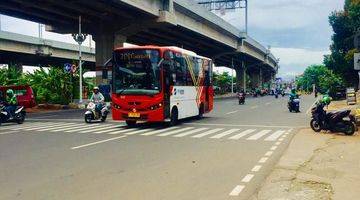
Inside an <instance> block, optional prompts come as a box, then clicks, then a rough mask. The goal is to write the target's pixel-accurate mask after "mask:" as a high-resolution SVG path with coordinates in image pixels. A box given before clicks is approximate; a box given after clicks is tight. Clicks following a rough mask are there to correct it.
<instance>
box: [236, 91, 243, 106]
mask: <svg viewBox="0 0 360 200" xmlns="http://www.w3.org/2000/svg"><path fill="white" fill-rule="evenodd" d="M237 96H238V100H239V105H240V104H245V94H244V93H242V92H240V93H238V94H237Z"/></svg>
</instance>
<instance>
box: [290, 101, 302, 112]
mask: <svg viewBox="0 0 360 200" xmlns="http://www.w3.org/2000/svg"><path fill="white" fill-rule="evenodd" d="M288 109H289V111H290V112H293V111H294V112H300V99H298V98H296V99H293V100H290V101H289V102H288Z"/></svg>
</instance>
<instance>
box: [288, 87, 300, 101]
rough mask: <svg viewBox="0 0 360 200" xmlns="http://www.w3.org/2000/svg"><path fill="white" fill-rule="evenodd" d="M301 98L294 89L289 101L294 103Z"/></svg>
mask: <svg viewBox="0 0 360 200" xmlns="http://www.w3.org/2000/svg"><path fill="white" fill-rule="evenodd" d="M297 98H299V95H298V94H297V93H296V89H295V88H293V89H291V92H290V95H289V100H290V101H293V100H294V99H297Z"/></svg>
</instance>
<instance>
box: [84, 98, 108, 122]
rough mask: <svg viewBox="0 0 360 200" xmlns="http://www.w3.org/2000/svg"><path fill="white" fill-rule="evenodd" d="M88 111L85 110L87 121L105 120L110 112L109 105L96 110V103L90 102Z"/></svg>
mask: <svg viewBox="0 0 360 200" xmlns="http://www.w3.org/2000/svg"><path fill="white" fill-rule="evenodd" d="M86 109H87V111H86V112H85V122H86V123H91V122H92V121H94V120H100V121H101V122H105V120H106V118H107V115H108V114H109V108H108V106H106V105H105V106H103V108H102V109H101V111H100V112H98V111H97V110H96V104H95V103H93V102H90V103H89V104H88V105H87V107H86Z"/></svg>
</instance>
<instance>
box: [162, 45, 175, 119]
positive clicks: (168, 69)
mask: <svg viewBox="0 0 360 200" xmlns="http://www.w3.org/2000/svg"><path fill="white" fill-rule="evenodd" d="M171 58H172V52H171V51H166V52H165V53H164V60H163V62H162V69H163V81H164V83H163V85H164V119H167V118H169V117H170V96H171V92H172V91H171V90H172V88H171V85H173V78H172V71H173V63H172V62H171V61H172V60H171Z"/></svg>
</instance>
